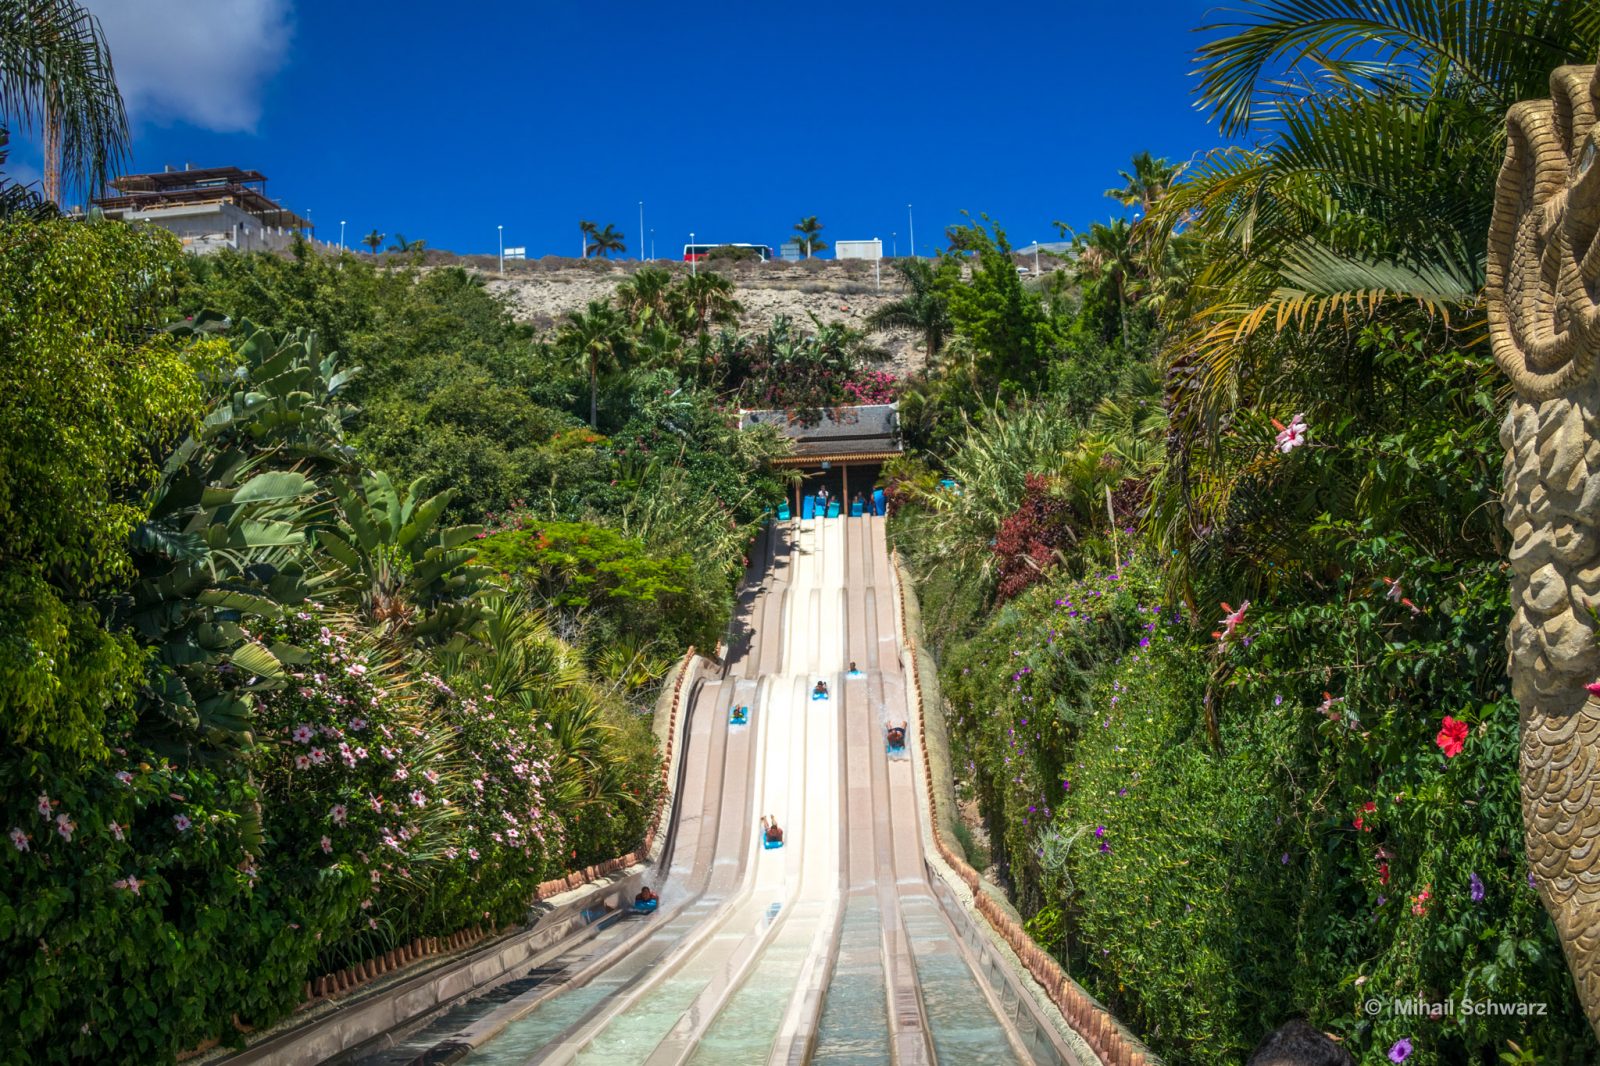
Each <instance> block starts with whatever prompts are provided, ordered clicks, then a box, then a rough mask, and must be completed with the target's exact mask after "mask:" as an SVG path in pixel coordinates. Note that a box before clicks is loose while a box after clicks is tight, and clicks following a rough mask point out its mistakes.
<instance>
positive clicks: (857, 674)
mask: <svg viewBox="0 0 1600 1066" xmlns="http://www.w3.org/2000/svg"><path fill="white" fill-rule="evenodd" d="M850 676H851V677H860V676H861V671H860V670H857V669H856V661H855V660H854V659H851V660H850Z"/></svg>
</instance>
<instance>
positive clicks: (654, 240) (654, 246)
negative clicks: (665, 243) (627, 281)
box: [650, 229, 656, 263]
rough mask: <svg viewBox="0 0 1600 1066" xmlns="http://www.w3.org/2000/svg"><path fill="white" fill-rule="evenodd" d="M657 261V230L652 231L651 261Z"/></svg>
mask: <svg viewBox="0 0 1600 1066" xmlns="http://www.w3.org/2000/svg"><path fill="white" fill-rule="evenodd" d="M655 261H656V231H655V230H653V229H652V230H651V231H650V262H652V263H654V262H655Z"/></svg>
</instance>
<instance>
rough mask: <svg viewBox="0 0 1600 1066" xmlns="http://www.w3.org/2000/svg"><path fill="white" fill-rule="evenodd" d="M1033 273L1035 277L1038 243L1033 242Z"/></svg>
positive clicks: (1037, 269) (1037, 267)
mask: <svg viewBox="0 0 1600 1066" xmlns="http://www.w3.org/2000/svg"><path fill="white" fill-rule="evenodd" d="M1033 272H1034V274H1035V275H1036V276H1037V275H1038V273H1039V242H1038V241H1034V242H1033Z"/></svg>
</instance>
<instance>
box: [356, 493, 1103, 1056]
mask: <svg viewBox="0 0 1600 1066" xmlns="http://www.w3.org/2000/svg"><path fill="white" fill-rule="evenodd" d="M752 554H753V556H754V557H753V559H752V564H751V571H750V579H749V580H748V581H747V582H746V584H745V587H744V591H743V594H742V595H741V598H740V604H739V610H738V611H737V613H736V617H735V621H734V628H733V632H732V634H731V636H730V646H729V651H728V655H727V659H726V666H725V668H724V670H722V671H721V672H720V673H718V674H716V675H714V676H712V677H710V678H708V679H705V680H703V681H700V682H697V683H696V687H695V689H694V691H693V692H692V693H691V695H690V698H689V702H688V707H687V724H686V726H685V731H686V735H685V742H686V743H685V747H684V749H683V759H682V765H681V769H680V774H679V780H678V782H677V783H676V786H675V802H674V807H673V819H672V823H671V825H670V826H669V828H668V835H667V844H666V849H665V852H664V856H663V861H662V864H661V866H662V872H661V873H660V874H659V875H657V876H656V880H657V881H658V882H659V883H658V884H656V885H655V887H656V888H657V891H658V892H659V893H660V896H661V905H660V908H659V910H658V911H657V912H656V913H654V914H653V915H649V916H636V915H633V914H631V913H625V914H623V915H621V916H619V917H618V918H617V919H616V920H613V921H610V922H607V923H602V925H603V928H601V929H600V931H599V932H598V933H596V934H591V935H587V936H585V937H583V938H581V939H579V940H577V941H576V942H574V943H573V944H572V945H571V947H570V949H569V950H566V951H565V952H563V953H561V954H559V955H557V956H556V957H554V958H553V959H551V960H550V961H548V962H546V963H544V964H543V965H542V966H541V968H540V972H539V973H538V975H537V980H534V981H533V982H532V983H531V984H528V983H524V984H523V985H522V986H516V991H515V994H513V995H509V996H502V997H500V998H499V999H498V1000H497V1001H496V1002H494V1003H493V1004H492V1005H491V1007H489V1008H486V1009H478V1010H476V1011H468V1012H467V1013H466V1014H463V1015H461V1016H460V1018H458V1021H461V1022H462V1024H459V1025H456V1024H455V1023H453V1022H452V1023H447V1024H445V1025H444V1026H443V1027H442V1028H441V1026H440V1025H437V1024H436V1025H434V1026H430V1027H429V1030H428V1031H427V1032H426V1033H425V1034H424V1035H422V1036H421V1037H418V1038H416V1039H413V1040H410V1041H407V1042H405V1044H404V1045H403V1046H402V1048H401V1050H400V1053H399V1054H398V1055H396V1054H395V1053H394V1052H390V1053H389V1054H387V1055H386V1056H384V1057H378V1056H374V1057H370V1058H367V1059H358V1060H357V1061H363V1062H368V1063H371V1064H372V1066H379V1064H380V1063H381V1064H385V1066H386V1064H388V1063H398V1062H431V1061H455V1060H457V1059H458V1058H459V1055H451V1056H450V1057H449V1059H448V1060H447V1059H445V1058H443V1057H441V1056H442V1053H443V1052H444V1051H445V1050H446V1049H451V1048H459V1049H462V1050H465V1049H466V1048H468V1047H471V1048H472V1049H473V1050H471V1051H470V1052H469V1053H467V1054H466V1056H465V1058H464V1059H460V1061H464V1062H466V1063H471V1064H476V1066H511V1064H515V1066H523V1064H532V1063H586V1064H587V1063H603V1064H605V1066H625V1064H626V1066H632V1064H649V1066H668V1064H671V1066H678V1064H684V1063H689V1064H694V1066H729V1064H739V1066H744V1064H750V1063H761V1062H767V1063H774V1064H776V1063H786V1064H787V1063H805V1062H818V1063H851V1064H870V1063H884V1064H890V1063H894V1064H902V1066H910V1064H916V1063H932V1062H946V1063H963V1064H965V1063H973V1064H985V1063H996V1064H1000V1063H1006V1064H1011V1063H1030V1062H1036V1061H1038V1062H1051V1063H1055V1062H1065V1063H1075V1062H1076V1061H1077V1060H1076V1059H1074V1058H1073V1057H1072V1054H1071V1052H1070V1051H1069V1050H1068V1049H1067V1048H1066V1047H1065V1045H1063V1044H1061V1042H1060V1041H1059V1040H1058V1039H1050V1040H1046V1039H1043V1038H1041V1037H1040V1035H1039V1034H1040V1032H1041V1031H1042V1030H1044V1029H1045V1028H1047V1027H1043V1026H1040V1025H1039V1024H1037V1023H1036V1020H1032V1019H1030V1020H1028V1021H1027V1024H1025V1025H1022V1026H1021V1027H1022V1028H1026V1029H1027V1031H1028V1034H1029V1036H1028V1039H1026V1040H1025V1039H1023V1038H1022V1037H1021V1036H1020V1035H1019V1020H1020V1019H1021V1017H1022V1016H1021V1013H1020V1012H1021V1011H1022V1007H1020V1006H1019V1002H1020V1001H1021V1000H1023V999H1025V997H1023V996H1019V995H1015V994H1013V995H1010V996H1009V997H1008V996H1006V995H1004V994H1003V992H1002V991H997V982H996V979H995V977H994V976H993V975H992V973H991V975H990V976H989V977H988V978H985V977H984V976H983V970H984V965H983V964H982V963H981V962H980V961H979V959H978V958H977V957H976V955H975V953H974V949H973V941H974V939H975V934H974V933H973V932H972V927H971V926H970V923H969V925H968V926H967V927H966V929H965V932H963V929H962V928H961V927H960V926H959V925H958V919H955V920H953V919H952V916H951V914H950V913H949V912H947V910H946V907H947V906H948V893H946V894H944V895H941V894H940V893H938V892H936V891H935V890H934V887H933V885H932V884H931V883H930V882H929V880H928V872H927V867H926V865H925V863H924V859H923V851H922V848H923V834H922V832H921V831H920V829H919V825H920V823H919V819H920V818H925V817H926V812H925V811H924V810H921V809H920V808H919V804H921V805H923V806H925V802H926V801H925V798H923V797H921V796H920V793H919V789H918V778H917V773H918V772H919V770H918V769H915V768H914V760H915V758H916V754H915V753H914V752H912V751H910V750H901V751H897V752H890V751H889V750H888V745H887V743H886V729H887V726H888V725H889V724H890V723H891V722H903V721H906V720H907V717H908V713H907V702H906V692H907V684H906V678H905V676H904V674H903V672H902V668H901V655H900V641H899V637H898V633H897V628H896V619H895V592H894V585H893V582H894V577H893V573H892V568H891V565H890V562H889V556H888V550H887V545H886V542H885V535H884V520H883V519H882V518H873V517H864V518H852V519H832V520H822V519H817V520H811V521H800V522H792V523H775V524H774V525H773V526H772V527H770V528H769V530H768V532H767V533H766V534H765V535H764V536H763V537H762V538H761V539H760V540H759V542H758V544H757V546H756V548H755V550H754V551H753V553H752ZM852 662H853V663H855V664H856V666H857V667H858V671H857V672H855V673H851V672H849V670H848V667H849V664H850V663H852ZM818 681H823V682H826V684H827V687H828V690H829V693H830V698H828V699H826V700H819V699H813V698H812V693H813V689H814V686H815V685H816V684H817V682H818ZM740 705H748V706H749V707H750V716H749V723H748V724H747V725H735V724H731V723H730V721H729V712H730V710H731V709H732V708H733V707H736V706H740ZM911 732H912V735H913V736H914V735H915V730H914V729H913V730H912V731H911ZM767 815H770V816H772V817H775V818H776V820H777V821H778V823H779V824H780V825H781V826H782V827H783V830H784V843H783V846H782V847H780V848H767V847H765V846H764V845H763V840H762V838H761V833H760V819H761V818H762V817H763V816H767ZM989 968H990V970H992V969H993V964H992V962H991V963H990V966H989ZM1002 984H1003V982H1002ZM452 1026H454V1028H455V1029H456V1030H457V1031H455V1032H451V1033H445V1032H443V1030H444V1029H450V1028H451V1027H452Z"/></svg>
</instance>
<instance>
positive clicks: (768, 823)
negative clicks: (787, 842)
mask: <svg viewBox="0 0 1600 1066" xmlns="http://www.w3.org/2000/svg"><path fill="white" fill-rule="evenodd" d="M761 834H762V836H764V837H766V839H767V843H768V844H782V843H783V830H782V829H779V828H778V820H777V819H776V818H774V817H772V815H770V814H769V815H767V816H766V817H765V818H763V819H761Z"/></svg>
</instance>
